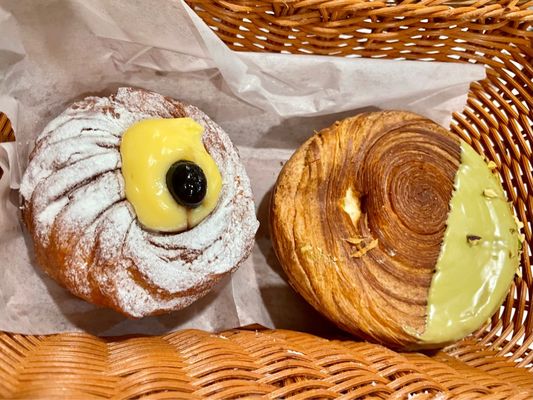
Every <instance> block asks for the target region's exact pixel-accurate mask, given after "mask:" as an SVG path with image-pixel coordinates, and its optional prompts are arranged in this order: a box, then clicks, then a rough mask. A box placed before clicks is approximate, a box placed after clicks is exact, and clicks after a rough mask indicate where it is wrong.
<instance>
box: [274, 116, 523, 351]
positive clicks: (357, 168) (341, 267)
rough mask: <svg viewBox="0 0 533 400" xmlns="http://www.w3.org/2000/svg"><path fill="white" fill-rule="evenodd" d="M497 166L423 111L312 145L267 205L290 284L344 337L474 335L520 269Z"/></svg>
mask: <svg viewBox="0 0 533 400" xmlns="http://www.w3.org/2000/svg"><path fill="white" fill-rule="evenodd" d="M493 167H494V166H493V165H492V164H491V165H487V164H486V163H485V162H484V161H483V159H482V158H481V157H480V156H479V155H478V154H477V153H476V152H475V151H474V150H473V149H472V148H471V147H470V146H469V145H468V144H467V143H466V142H464V141H463V140H460V139H459V138H458V137H456V136H454V135H452V134H451V133H449V132H448V131H447V130H445V129H444V128H442V127H440V126H438V125H437V124H435V123H433V122H431V121H430V120H428V119H426V118H423V117H421V116H418V115H415V114H412V113H408V112H399V111H387V112H379V113H370V114H362V115H358V116H356V117H353V118H349V119H346V120H343V121H340V122H337V123H335V124H334V125H333V126H331V127H329V128H327V129H324V130H322V131H321V132H318V133H316V134H315V135H313V136H312V137H311V138H309V139H308V140H307V141H306V142H305V143H304V144H303V145H302V146H301V147H300V148H299V149H298V150H297V151H296V152H295V153H294V155H293V156H292V157H291V159H290V160H289V161H288V162H287V163H286V164H285V166H284V167H283V170H282V172H281V174H280V176H279V177H278V180H277V183H276V186H275V189H274V191H273V196H272V201H271V216H270V224H271V232H272V239H273V242H274V249H275V251H276V254H277V256H278V258H279V260H280V262H281V264H282V266H283V268H284V270H285V272H286V273H287V275H288V277H289V281H290V282H291V284H292V286H293V287H294V288H295V289H296V290H297V291H298V292H299V293H300V294H302V295H303V297H304V298H305V299H306V300H307V301H308V302H309V303H311V304H312V305H313V306H314V307H315V308H316V309H317V310H319V311H320V312H322V313H323V314H324V315H325V316H327V317H328V318H329V319H331V320H332V321H333V322H335V323H336V324H337V325H339V326H340V327H341V328H343V329H345V330H346V331H349V332H352V333H354V334H356V335H359V336H362V337H364V338H368V339H371V340H374V341H378V342H381V343H384V344H387V345H389V346H392V347H397V348H411V349H415V348H431V347H439V346H442V345H444V344H447V343H450V342H453V341H455V340H458V339H460V338H462V337H464V336H466V335H467V334H469V333H471V332H472V331H474V330H475V329H477V328H479V327H480V326H481V325H482V324H483V323H485V322H486V320H487V319H488V318H489V317H490V316H491V315H492V314H493V313H494V312H495V311H496V310H497V308H498V307H499V306H500V305H501V303H502V301H503V299H504V297H505V295H506V293H507V291H508V289H509V286H510V284H511V281H512V279H513V276H514V274H515V271H516V269H517V268H518V266H519V258H520V256H519V252H520V240H521V238H520V234H519V229H518V228H519V227H518V226H517V223H516V222H515V219H514V217H513V213H512V210H511V207H510V205H509V203H508V202H507V199H506V197H505V193H504V191H503V188H502V186H501V183H500V181H499V178H498V176H497V175H495V173H494V171H493V169H494V168H493Z"/></svg>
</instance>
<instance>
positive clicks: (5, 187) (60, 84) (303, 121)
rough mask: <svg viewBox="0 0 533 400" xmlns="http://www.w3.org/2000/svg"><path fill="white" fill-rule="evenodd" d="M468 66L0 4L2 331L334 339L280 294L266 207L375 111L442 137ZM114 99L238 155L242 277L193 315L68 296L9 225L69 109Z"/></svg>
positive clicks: (119, 8)
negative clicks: (260, 46)
mask: <svg viewBox="0 0 533 400" xmlns="http://www.w3.org/2000/svg"><path fill="white" fill-rule="evenodd" d="M484 76H485V75H484V69H483V68H482V67H478V66H475V65H465V64H460V65H459V64H450V63H425V62H412V61H389V60H380V59H356V58H353V59H352V58H335V57H319V56H296V55H286V54H260V53H236V52H232V51H230V50H229V49H228V48H227V47H225V46H224V44H223V43H222V42H221V41H220V40H219V39H218V38H217V37H216V36H215V35H214V34H213V33H212V32H211V31H210V30H209V28H208V27H207V26H205V25H204V24H203V23H202V21H201V20H200V19H199V18H198V17H197V16H196V14H194V13H193V12H192V11H191V10H190V9H189V8H188V7H187V6H186V5H185V4H184V3H181V2H179V1H171V0H142V1H141V0H137V1H132V0H113V1H106V0H92V1H90V2H89V1H82V0H63V1H39V2H36V1H31V0H2V2H1V3H0V110H2V111H4V112H5V113H7V115H8V116H9V117H10V119H11V120H12V122H13V124H14V127H15V131H16V134H17V143H16V145H15V144H7V145H6V144H4V145H2V146H1V147H0V168H2V170H4V171H5V173H4V175H3V177H2V179H1V180H0V330H4V331H12V332H20V333H27V334H30V333H31V334H48V333H54V332H64V331H76V330H84V331H88V332H91V333H94V334H99V335H120V334H130V333H146V334H158V333H163V332H168V331H171V330H175V329H181V328H187V327H194V328H200V329H205V330H212V331H215V330H221V329H228V328H233V327H238V326H241V325H247V324H252V323H259V324H262V325H265V326H268V327H277V328H289V329H299V330H303V331H310V332H314V333H320V331H323V330H327V329H329V328H330V326H329V324H328V323H327V322H325V321H324V319H322V318H321V317H320V316H319V315H318V314H317V313H315V312H314V311H313V310H312V309H311V307H309V306H308V305H307V304H306V303H305V302H304V301H303V300H302V299H301V298H300V297H299V296H298V295H296V294H295V293H294V292H293V291H292V290H291V289H290V288H289V286H288V285H287V284H286V282H285V280H284V277H283V273H282V270H281V267H280V266H279V264H278V262H277V260H276V257H275V255H274V253H273V250H272V247H271V244H270V238H269V232H268V220H267V216H268V198H269V193H270V190H271V188H272V185H273V184H274V182H275V180H276V177H277V174H278V173H279V170H280V169H281V166H282V165H283V162H284V161H286V160H287V159H288V158H289V157H290V155H291V153H292V151H293V150H294V149H295V148H296V147H297V146H298V145H299V144H301V143H302V142H303V141H304V140H305V139H306V138H307V137H308V136H309V135H311V134H312V133H313V131H316V130H320V129H321V128H324V127H326V126H328V125H330V124H331V123H333V122H334V121H335V120H338V119H341V118H344V117H346V116H349V115H353V114H355V113H358V112H361V111H363V110H375V109H379V108H382V109H389V108H396V109H404V110H411V111H415V112H418V113H420V114H423V115H426V116H427V117H430V118H432V119H433V120H435V121H436V122H439V123H441V124H443V125H445V126H447V125H448V124H449V122H450V119H451V113H452V112H453V111H458V110H461V109H462V108H463V105H464V103H465V100H466V93H467V91H468V86H469V84H470V82H472V81H474V80H479V79H483V78H484ZM119 86H136V87H142V88H145V89H149V90H155V91H157V92H160V93H162V94H164V95H169V96H172V97H175V98H178V99H180V100H182V101H184V102H187V103H191V104H194V105H196V106H198V107H200V108H201V109H203V110H204V111H205V112H206V113H207V114H208V115H210V116H211V117H212V118H213V119H214V120H215V121H217V122H218V123H219V124H220V125H221V126H222V127H223V128H225V130H226V131H227V132H228V133H229V135H230V136H231V138H232V140H233V142H234V143H235V144H236V145H237V146H238V147H239V150H240V154H241V157H242V159H243V162H244V163H245V166H246V167H247V171H248V173H249V175H250V179H251V181H252V189H253V191H254V195H255V200H256V207H257V215H258V218H259V220H260V222H261V227H260V229H259V232H258V234H257V238H256V246H255V248H254V251H253V253H252V255H251V256H250V258H249V259H248V260H247V261H246V263H245V264H244V265H243V266H242V267H241V268H240V269H239V270H238V271H237V272H236V273H235V274H234V275H233V276H232V278H228V279H226V280H225V281H224V282H222V284H220V285H218V286H217V288H216V289H215V290H214V291H213V292H212V293H210V294H209V295H208V296H207V297H205V298H203V299H201V300H199V301H198V302H196V303H194V304H193V305H192V306H191V307H189V308H187V309H185V310H182V311H178V312H174V313H171V314H168V315H165V316H161V317H151V318H145V319H142V320H138V321H132V320H128V319H126V318H124V317H122V316H121V315H119V314H117V313H115V312H114V311H111V310H104V309H100V308H97V307H95V306H92V305H90V304H88V303H86V302H84V301H82V300H79V299H77V298H75V297H73V296H71V295H70V294H69V293H68V292H67V291H66V290H65V289H63V288H61V287H60V286H58V285H57V284H56V283H55V282H53V281H52V280H51V279H49V278H48V277H46V276H45V275H44V274H43V273H42V272H41V271H40V270H39V268H38V267H36V266H35V265H34V260H33V254H32V251H31V243H30V240H29V239H28V238H27V237H26V236H25V235H24V234H23V231H22V228H21V224H20V222H19V216H18V208H17V207H18V193H17V191H16V189H17V188H18V182H19V179H20V173H21V172H22V171H23V170H24V167H25V165H26V163H27V157H28V154H29V152H30V151H31V149H32V146H33V140H34V138H35V137H36V136H37V135H38V134H39V132H40V131H41V129H42V128H43V127H44V125H46V123H47V122H48V121H49V120H50V119H52V118H53V117H54V116H55V115H57V114H59V113H60V112H61V111H62V110H63V109H64V108H65V107H67V106H68V105H69V104H70V103H71V102H72V101H74V100H78V99H81V98H83V97H85V96H87V95H95V94H96V95H108V94H110V93H111V92H113V91H114V90H116V88H117V87H119Z"/></svg>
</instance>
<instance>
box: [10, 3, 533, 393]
mask: <svg viewBox="0 0 533 400" xmlns="http://www.w3.org/2000/svg"><path fill="white" fill-rule="evenodd" d="M188 3H189V5H190V6H191V7H192V8H193V9H194V10H195V11H196V12H197V14H198V15H200V17H201V18H202V19H203V20H204V21H205V22H206V23H207V24H208V25H209V26H211V27H212V29H213V30H214V31H215V32H216V33H217V35H218V36H219V37H220V38H221V39H222V40H223V41H224V42H225V43H227V45H228V46H229V47H230V48H232V49H235V50H247V51H273V52H287V53H301V54H307V53H310V54H322V55H338V56H348V57H358V56H364V57H373V58H393V59H416V60H428V61H429V60H436V61H460V62H473V63H481V64H483V65H485V66H486V70H487V79H485V80H483V81H481V82H476V83H474V84H473V85H472V86H471V88H470V93H469V98H468V103H467V106H466V108H465V109H464V111H463V112H462V113H456V114H455V115H454V120H453V122H452V125H451V129H452V130H453V131H454V132H456V133H457V134H459V135H460V136H461V137H462V138H463V139H465V140H466V141H467V142H469V143H470V144H471V145H472V146H473V147H474V148H475V149H476V150H477V151H478V152H480V153H481V154H484V155H485V156H486V157H487V159H489V160H493V161H494V162H495V163H496V164H497V167H498V171H499V173H500V175H501V176H502V180H503V183H504V187H505V188H506V190H507V193H508V195H509V198H510V199H511V200H512V203H513V207H514V209H515V211H516V214H517V216H518V218H519V219H520V220H521V221H522V222H523V223H524V225H525V226H524V229H523V232H524V234H525V242H524V246H523V250H524V252H523V256H522V263H521V270H520V271H519V273H517V276H516V277H515V280H514V284H513V286H512V289H511V292H510V294H509V296H508V297H507V299H506V301H505V303H504V306H503V307H502V308H501V310H500V312H498V313H497V314H496V315H495V316H494V317H493V318H492V320H491V321H490V322H489V323H487V325H486V326H484V327H483V328H482V329H480V330H479V331H478V332H476V333H475V334H474V335H472V336H470V337H469V338H467V339H465V340H463V341H461V342H459V343H457V344H455V345H453V346H451V347H448V348H446V349H444V351H442V352H438V353H436V354H431V355H424V354H421V353H411V354H404V353H396V352H393V351H391V350H388V349H386V348H384V347H381V346H378V345H373V344H368V343H361V342H356V341H350V340H326V339H322V338H318V337H315V336H311V335H307V334H303V333H298V332H291V331H280V330H278V331H271V330H260V331H253V330H244V329H241V330H233V331H227V332H223V333H221V334H218V335H215V334H210V333H206V332H202V331H196V330H186V331H181V332H177V333H172V334H169V335H166V336H159V337H132V338H122V339H120V338H115V339H102V338H96V337H94V336H90V335H85V334H65V335H54V336H46V337H38V336H24V335H16V334H9V333H0V398H32V399H35V398H46V399H48V398H84V399H89V398H95V399H101V398H116V399H119V398H120V399H133V398H139V397H143V396H146V397H147V398H151V399H180V398H182V399H195V398H198V399H199V398H207V397H209V398H213V399H231V398H250V397H255V396H257V397H263V398H272V399H282V398H289V397H290V398H294V399H314V398H316V399H327V398H343V399H356V398H364V399H389V398H391V399H403V398H408V397H409V396H410V395H416V397H414V398H416V399H426V398H427V399H429V398H435V397H436V396H440V397H437V398H443V399H444V398H461V399H477V398H480V399H531V398H533V350H531V349H532V348H533V312H532V311H533V310H532V308H533V274H532V268H531V266H532V265H533V255H532V254H533V234H532V226H531V224H528V221H533V171H532V164H531V163H532V161H531V160H532V159H533V156H532V150H533V128H532V125H533V95H532V93H533V90H532V86H533V84H532V80H533V67H532V65H531V61H532V59H533V31H531V30H528V28H530V27H531V26H532V24H533V11H530V10H529V9H528V7H531V6H533V2H531V1H529V2H525V1H517V0H508V1H492V0H480V1H456V2H450V1H445V0H436V1H432V0H429V1H428V0H426V1H420V2H416V3H415V2H413V1H403V2H393V1H364V0H363V1H361V0H283V1H281V0H279V1H278V0H270V1H266V0H265V1H255V0H246V1H242V0H217V1H212V0H189V1H188ZM7 140H13V132H12V129H11V125H10V124H9V121H8V120H7V119H6V118H5V116H4V115H3V114H1V113H0V141H7Z"/></svg>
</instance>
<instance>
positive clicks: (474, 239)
mask: <svg viewBox="0 0 533 400" xmlns="http://www.w3.org/2000/svg"><path fill="white" fill-rule="evenodd" d="M466 241H467V242H468V244H469V245H470V246H477V245H478V244H479V242H481V236H477V235H466Z"/></svg>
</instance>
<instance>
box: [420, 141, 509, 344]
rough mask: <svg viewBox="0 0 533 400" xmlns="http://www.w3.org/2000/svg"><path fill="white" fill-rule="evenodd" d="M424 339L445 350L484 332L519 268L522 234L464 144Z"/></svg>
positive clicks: (497, 187) (492, 180)
mask: <svg viewBox="0 0 533 400" xmlns="http://www.w3.org/2000/svg"><path fill="white" fill-rule="evenodd" d="M454 188H455V190H454V193H453V195H452V199H451V202H450V213H449V214H448V218H447V223H446V225H447V228H446V232H445V234H444V241H443V244H442V248H441V252H440V255H439V258H438V260H437V265H436V272H435V274H434V275H433V278H432V282H431V286H430V289H429V295H428V316H427V325H426V329H425V331H424V333H423V334H421V335H420V336H419V338H420V340H421V341H422V342H425V343H427V344H430V343H431V344H438V343H440V344H445V343H448V342H451V341H455V340H458V339H461V338H462V337H464V336H466V335H467V334H469V333H471V332H473V331H474V330H475V329H477V328H479V327H480V326H481V325H482V324H483V323H484V322H485V321H486V320H487V319H488V318H489V317H491V316H492V315H493V314H494V312H495V311H496V310H497V309H498V307H499V306H500V305H501V303H502V301H503V299H504V297H505V295H506V293H507V291H508V290H509V286H510V284H511V281H512V279H513V276H514V274H515V271H516V270H517V268H518V266H519V232H518V227H517V225H516V222H515V220H514V218H513V214H512V211H511V208H510V206H509V204H508V203H507V199H506V196H505V193H504V191H503V188H502V185H501V183H500V181H499V179H498V177H497V176H496V175H494V174H493V173H492V171H491V170H490V169H489V168H488V166H487V165H486V164H485V162H484V161H483V160H482V158H481V157H480V156H479V155H478V154H477V153H476V152H475V151H474V149H472V148H471V147H470V146H469V145H468V144H466V143H465V142H464V141H461V165H460V167H459V170H458V171H457V174H456V176H455V182H454Z"/></svg>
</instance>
